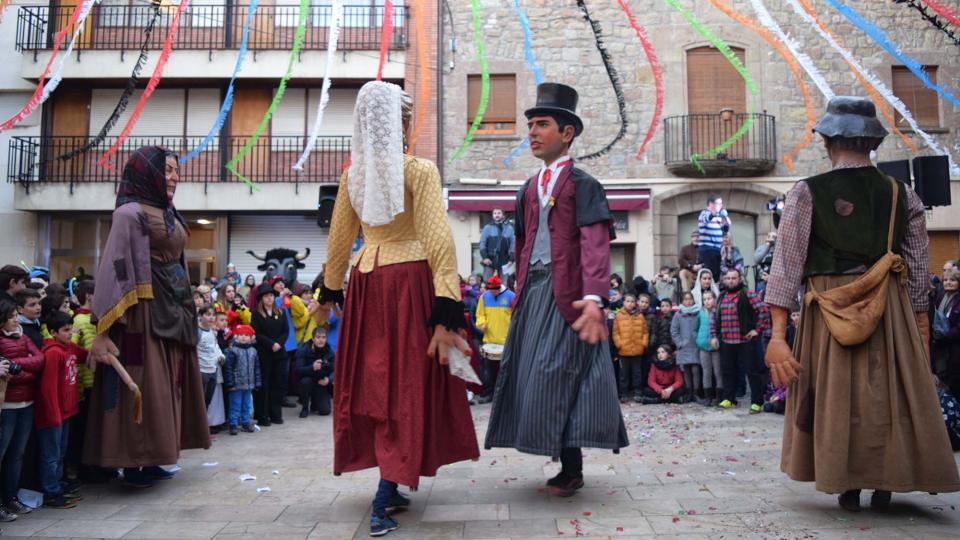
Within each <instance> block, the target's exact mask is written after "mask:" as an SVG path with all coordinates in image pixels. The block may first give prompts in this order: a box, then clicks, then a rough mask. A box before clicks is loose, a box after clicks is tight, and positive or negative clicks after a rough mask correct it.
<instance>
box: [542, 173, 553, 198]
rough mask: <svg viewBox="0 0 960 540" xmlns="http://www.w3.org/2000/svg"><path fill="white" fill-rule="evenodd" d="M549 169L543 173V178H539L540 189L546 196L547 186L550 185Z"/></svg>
mask: <svg viewBox="0 0 960 540" xmlns="http://www.w3.org/2000/svg"><path fill="white" fill-rule="evenodd" d="M551 176H552V175H551V174H550V169H547V170H545V171H543V177H542V178H540V188H541V189H542V190H543V194H544V195H546V194H547V185H549V184H550V177H551Z"/></svg>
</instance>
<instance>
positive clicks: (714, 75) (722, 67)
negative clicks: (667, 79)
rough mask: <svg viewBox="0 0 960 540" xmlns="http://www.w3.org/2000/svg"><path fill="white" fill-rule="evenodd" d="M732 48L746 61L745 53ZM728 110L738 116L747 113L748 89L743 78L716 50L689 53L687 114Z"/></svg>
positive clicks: (691, 51)
mask: <svg viewBox="0 0 960 540" xmlns="http://www.w3.org/2000/svg"><path fill="white" fill-rule="evenodd" d="M731 49H732V50H733V53H734V54H735V55H736V56H737V58H739V59H740V61H741V62H744V58H745V57H744V50H743V49H740V48H736V47H731ZM727 107H729V108H732V109H733V110H734V111H736V112H738V113H742V112H746V109H747V89H746V84H745V83H744V81H743V78H742V77H740V74H739V73H737V70H736V69H735V68H734V67H733V66H731V65H730V62H728V61H727V59H726V58H724V57H723V54H722V53H721V52H720V51H718V50H717V49H715V48H713V47H698V48H696V49H691V50H689V51H687V109H688V110H687V112H688V113H690V114H696V113H719V112H720V109H723V108H727Z"/></svg>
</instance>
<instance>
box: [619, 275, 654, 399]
mask: <svg viewBox="0 0 960 540" xmlns="http://www.w3.org/2000/svg"><path fill="white" fill-rule="evenodd" d="M640 302H641V303H640V304H638V302H637V297H636V296H635V295H633V294H631V293H628V294H626V295H624V297H623V308H621V309H620V311H619V312H617V316H616V318H614V320H613V342H614V344H615V345H616V346H617V350H618V351H619V353H620V380H619V385H620V388H619V390H620V391H619V394H620V403H624V402H626V400H627V399H628V397H629V396H631V395H632V396H633V398H634V400H636V401H640V397H641V391H642V390H643V378H642V377H643V354H644V352H646V350H647V343H648V342H649V341H650V331H649V330H648V329H647V320H646V318H645V317H644V311H646V308H647V307H648V306H649V304H650V299H649V298H648V297H646V296H644V297H643V298H641V299H640Z"/></svg>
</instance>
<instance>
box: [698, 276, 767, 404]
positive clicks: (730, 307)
mask: <svg viewBox="0 0 960 540" xmlns="http://www.w3.org/2000/svg"><path fill="white" fill-rule="evenodd" d="M723 284H724V286H725V287H726V289H725V290H724V292H723V293H721V294H720V299H719V300H717V309H716V314H717V315H716V317H712V318H711V319H710V338H711V339H712V341H713V346H714V347H719V348H720V367H721V369H722V370H723V400H722V401H721V402H720V404H719V407H720V408H723V409H729V408H730V407H732V406H733V405H735V404H736V397H737V373H738V370H739V372H743V373H746V374H747V382H748V383H750V402H751V405H750V413H751V414H756V413H759V412H761V406H762V405H763V378H764V377H763V375H764V366H763V363H762V362H760V359H759V358H758V357H757V344H756V340H757V339H758V338H759V337H760V336H761V335H762V334H763V332H764V330H765V329H766V328H767V327H768V326H770V309H769V308H768V307H767V305H766V304H764V303H763V301H762V300H760V297H759V296H757V294H756V293H754V292H753V291H751V290H748V289H747V287H746V285H745V284H744V283H743V277H742V276H741V275H740V271H739V270H737V269H735V268H731V269H730V270H728V271H727V272H726V273H725V274H724V275H723Z"/></svg>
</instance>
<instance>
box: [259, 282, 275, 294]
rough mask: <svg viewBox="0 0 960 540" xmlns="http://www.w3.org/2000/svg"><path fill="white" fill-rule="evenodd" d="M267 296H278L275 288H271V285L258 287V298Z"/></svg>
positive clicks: (265, 284) (264, 284)
mask: <svg viewBox="0 0 960 540" xmlns="http://www.w3.org/2000/svg"><path fill="white" fill-rule="evenodd" d="M265 294H272V295H274V296H276V295H277V291H275V290H273V287H271V286H270V284H269V283H261V284H260V286H259V287H257V296H263V295H265Z"/></svg>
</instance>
